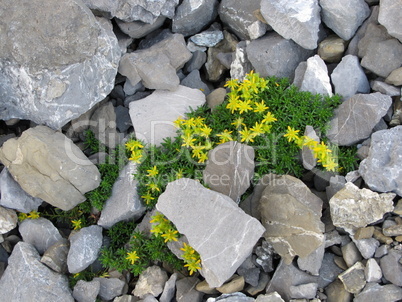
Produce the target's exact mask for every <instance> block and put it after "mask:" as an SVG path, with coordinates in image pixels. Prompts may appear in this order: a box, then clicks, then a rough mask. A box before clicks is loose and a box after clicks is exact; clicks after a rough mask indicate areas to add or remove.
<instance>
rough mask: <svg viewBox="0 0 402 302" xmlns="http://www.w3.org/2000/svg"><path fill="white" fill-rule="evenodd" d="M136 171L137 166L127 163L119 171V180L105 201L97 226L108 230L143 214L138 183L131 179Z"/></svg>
mask: <svg viewBox="0 0 402 302" xmlns="http://www.w3.org/2000/svg"><path fill="white" fill-rule="evenodd" d="M136 171H137V165H136V164H135V163H133V162H130V163H128V164H127V165H126V166H125V167H124V168H123V169H122V170H121V171H120V175H119V178H118V179H117V180H116V182H115V183H114V185H113V189H112V195H111V196H110V197H109V199H108V200H106V202H105V205H104V207H103V210H102V212H101V216H100V218H99V220H98V225H100V226H101V227H103V228H106V229H109V228H111V227H112V226H113V225H114V224H116V223H117V222H119V221H122V220H129V219H134V220H136V219H138V218H140V217H141V216H142V215H143V214H144V212H145V207H144V205H143V204H142V202H141V200H140V197H139V196H138V192H137V184H138V181H137V180H135V179H134V178H133V174H135V173H136Z"/></svg>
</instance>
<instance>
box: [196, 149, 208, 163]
mask: <svg viewBox="0 0 402 302" xmlns="http://www.w3.org/2000/svg"><path fill="white" fill-rule="evenodd" d="M206 160H208V153H206V152H203V151H202V152H201V154H200V155H199V157H198V162H199V163H204V162H205V161H206Z"/></svg>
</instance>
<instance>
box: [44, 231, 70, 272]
mask: <svg viewBox="0 0 402 302" xmlns="http://www.w3.org/2000/svg"><path fill="white" fill-rule="evenodd" d="M69 248H70V243H69V241H68V239H65V238H61V239H60V240H59V241H57V242H56V243H54V244H53V245H51V246H50V247H49V248H48V249H47V250H46V251H45V253H44V254H43V256H42V258H41V259H40V262H42V263H43V264H46V265H47V266H48V267H50V268H51V269H52V270H54V271H55V272H57V273H60V274H65V273H67V255H68V250H69Z"/></svg>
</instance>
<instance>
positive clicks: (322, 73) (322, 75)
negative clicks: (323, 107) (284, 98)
mask: <svg viewBox="0 0 402 302" xmlns="http://www.w3.org/2000/svg"><path fill="white" fill-rule="evenodd" d="M300 90H301V91H310V92H311V93H314V94H316V93H319V94H322V95H327V96H332V87H331V83H330V82H329V76H328V69H327V65H325V63H324V61H323V60H322V59H321V58H320V57H319V56H318V55H315V56H314V57H311V58H308V60H307V66H306V70H305V72H304V75H303V79H302V81H301V85H300Z"/></svg>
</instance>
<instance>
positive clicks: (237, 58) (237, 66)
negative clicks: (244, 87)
mask: <svg viewBox="0 0 402 302" xmlns="http://www.w3.org/2000/svg"><path fill="white" fill-rule="evenodd" d="M248 44H249V42H247V41H240V42H239V43H238V44H237V46H236V51H235V53H234V56H233V57H234V58H233V61H232V63H231V64H230V77H231V78H232V79H238V80H241V81H242V80H244V78H245V77H246V74H247V73H249V72H250V71H251V70H252V69H253V67H252V66H251V63H250V61H249V60H248V57H247V45H248Z"/></svg>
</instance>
